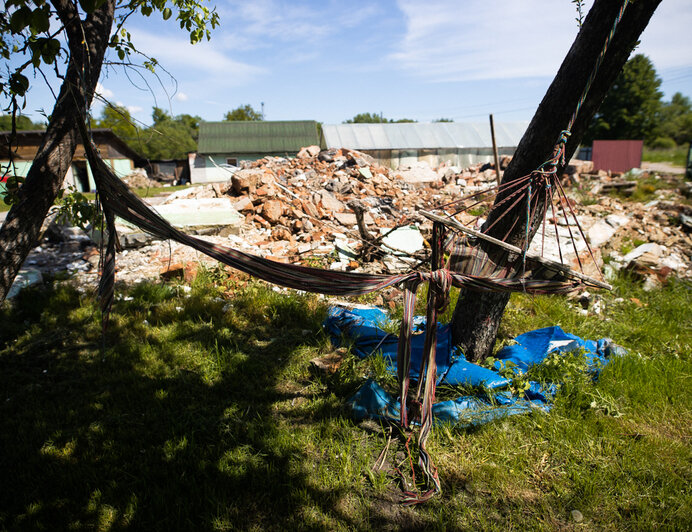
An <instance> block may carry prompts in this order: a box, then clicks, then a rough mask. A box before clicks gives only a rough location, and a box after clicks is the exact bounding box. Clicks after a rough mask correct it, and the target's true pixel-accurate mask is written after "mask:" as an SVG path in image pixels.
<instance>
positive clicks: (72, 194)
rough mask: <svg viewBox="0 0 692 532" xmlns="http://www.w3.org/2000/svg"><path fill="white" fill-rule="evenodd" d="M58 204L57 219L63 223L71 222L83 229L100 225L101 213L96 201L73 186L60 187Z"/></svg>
mask: <svg viewBox="0 0 692 532" xmlns="http://www.w3.org/2000/svg"><path fill="white" fill-rule="evenodd" d="M66 191H67V193H65V192H66ZM56 206H57V212H58V217H57V219H58V221H59V222H61V223H70V224H72V225H75V226H77V227H79V228H80V229H82V230H86V229H87V228H88V227H89V226H91V227H98V226H99V225H100V222H101V215H100V213H99V209H98V206H97V205H96V202H94V201H91V200H90V199H89V198H88V197H87V196H85V195H84V194H82V193H81V192H79V191H78V190H77V189H76V188H74V187H73V186H70V187H68V188H67V189H60V192H58V199H57V201H56Z"/></svg>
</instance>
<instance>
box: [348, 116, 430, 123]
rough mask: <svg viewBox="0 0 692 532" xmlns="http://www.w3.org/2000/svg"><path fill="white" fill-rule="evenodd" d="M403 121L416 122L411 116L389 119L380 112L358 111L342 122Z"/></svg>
mask: <svg viewBox="0 0 692 532" xmlns="http://www.w3.org/2000/svg"><path fill="white" fill-rule="evenodd" d="M405 122H416V120H413V119H411V118H400V119H398V120H391V119H389V118H384V117H383V116H382V114H379V115H378V114H377V113H358V114H357V115H356V116H354V117H353V118H349V119H348V120H344V124H399V123H405Z"/></svg>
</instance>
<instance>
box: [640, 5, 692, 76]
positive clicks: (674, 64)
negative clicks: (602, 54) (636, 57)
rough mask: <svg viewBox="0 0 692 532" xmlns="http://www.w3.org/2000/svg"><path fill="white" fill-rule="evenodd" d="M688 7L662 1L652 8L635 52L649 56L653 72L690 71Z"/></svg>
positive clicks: (690, 10)
mask: <svg viewBox="0 0 692 532" xmlns="http://www.w3.org/2000/svg"><path fill="white" fill-rule="evenodd" d="M690 28H692V3H691V2H689V0H666V1H665V2H661V4H660V5H659V6H658V8H656V12H655V13H654V16H653V17H652V19H651V22H650V23H649V25H648V26H647V28H646V29H645V30H644V33H643V34H642V38H641V45H640V46H639V47H638V48H637V50H635V53H637V52H640V53H643V54H646V55H647V56H649V58H650V59H651V61H652V62H653V64H654V66H655V67H656V70H659V71H660V70H666V69H671V68H680V67H692V39H690V37H689V31H690Z"/></svg>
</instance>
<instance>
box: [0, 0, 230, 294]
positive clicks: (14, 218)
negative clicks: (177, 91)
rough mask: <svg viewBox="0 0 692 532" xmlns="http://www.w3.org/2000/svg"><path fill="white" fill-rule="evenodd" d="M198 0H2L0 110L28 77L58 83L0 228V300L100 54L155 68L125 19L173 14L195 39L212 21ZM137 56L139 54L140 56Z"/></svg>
mask: <svg viewBox="0 0 692 532" xmlns="http://www.w3.org/2000/svg"><path fill="white" fill-rule="evenodd" d="M205 3H206V0H77V1H75V0H6V1H5V2H4V3H3V5H4V9H3V10H0V109H1V110H2V111H5V112H9V113H11V115H12V117H16V116H17V114H18V113H19V112H20V110H21V109H23V108H24V107H25V106H26V97H27V91H28V90H29V85H30V81H29V76H30V75H31V74H32V73H33V75H34V76H35V77H36V78H38V79H41V78H46V70H50V71H52V72H54V73H55V75H56V77H57V78H58V79H60V80H61V83H62V85H61V87H60V91H59V94H58V95H57V96H56V100H55V105H54V107H53V110H52V112H51V113H50V118H49V120H48V124H47V126H46V133H45V135H44V136H43V138H42V140H41V143H40V146H39V149H38V151H37V154H36V157H35V159H34V161H33V164H32V165H31V167H30V168H29V171H28V173H27V176H26V179H25V180H23V183H22V184H21V186H20V187H18V188H17V189H16V190H15V191H14V192H13V193H12V194H8V195H6V198H7V197H10V196H11V198H10V199H11V203H12V207H11V208H10V211H9V212H8V213H7V217H6V219H5V222H4V223H3V224H2V227H1V228H0V301H2V300H4V298H5V296H6V295H7V293H8V291H9V289H10V287H11V285H12V282H13V280H14V278H15V276H16V274H17V272H18V271H19V268H20V267H21V265H22V263H23V262H24V260H25V259H26V256H27V255H28V253H29V251H30V249H31V247H32V246H33V245H34V243H35V242H36V239H37V238H38V236H39V234H40V229H41V225H42V223H43V220H44V218H45V216H46V214H47V213H48V210H49V209H50V207H51V206H52V205H53V203H54V201H55V199H56V197H57V196H58V193H59V191H60V189H61V185H62V182H63V181H64V179H65V174H66V172H67V171H68V170H69V168H70V165H71V162H72V157H73V155H74V152H75V149H76V147H77V143H78V138H79V136H80V133H79V131H80V122H81V121H82V120H84V119H85V117H86V116H87V113H88V109H89V107H90V106H91V102H92V100H93V98H94V93H95V90H96V84H97V83H98V80H99V77H100V75H101V67H102V66H103V64H104V60H105V57H106V52H107V50H108V49H109V48H110V49H112V50H114V51H115V53H116V55H117V56H118V59H119V62H118V63H115V64H118V65H119V66H124V67H125V68H135V67H144V68H147V69H149V70H155V68H156V65H157V62H156V59H154V58H152V57H150V56H147V55H145V54H143V53H142V52H141V51H139V50H137V49H136V47H135V45H134V43H133V42H132V38H131V35H130V33H129V32H128V31H127V28H126V22H127V21H128V19H129V17H131V16H133V15H139V16H144V17H149V16H151V15H152V14H159V15H160V16H161V17H162V18H163V19H164V20H167V19H170V18H171V17H174V18H175V20H177V22H178V23H179V25H180V28H181V29H183V30H185V32H186V33H187V34H188V36H189V39H190V42H191V43H196V42H199V41H201V40H202V39H204V38H207V39H208V38H209V37H210V29H213V28H214V27H215V26H216V25H217V24H218V20H219V19H218V14H217V13H216V11H215V9H210V8H208V7H207V6H206V5H205ZM142 58H144V59H142Z"/></svg>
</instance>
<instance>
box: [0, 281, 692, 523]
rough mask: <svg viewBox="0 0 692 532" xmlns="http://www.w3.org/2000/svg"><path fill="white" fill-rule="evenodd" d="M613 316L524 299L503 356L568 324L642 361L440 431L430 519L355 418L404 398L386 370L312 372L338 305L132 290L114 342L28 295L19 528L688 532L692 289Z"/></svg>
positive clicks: (91, 306)
mask: <svg viewBox="0 0 692 532" xmlns="http://www.w3.org/2000/svg"><path fill="white" fill-rule="evenodd" d="M240 287H242V288H240ZM419 297H421V296H419ZM603 297H604V311H603V313H602V315H600V316H586V317H585V316H582V315H580V314H579V313H578V312H577V311H576V309H573V308H571V307H570V305H569V304H568V303H567V302H566V301H565V300H564V299H562V298H558V297H552V296H549V297H540V298H539V297H536V298H534V297H530V296H527V295H523V294H517V295H514V296H512V299H511V301H510V305H509V306H508V309H507V312H506V314H505V318H504V321H503V324H502V327H501V339H502V338H504V339H509V338H511V337H513V336H516V335H517V334H519V333H522V332H526V331H528V330H532V329H536V328H539V327H544V326H547V325H561V326H562V327H563V329H565V330H566V331H569V332H571V333H574V334H578V335H580V336H582V337H586V338H594V339H595V338H600V337H605V336H609V337H612V338H614V339H615V340H616V341H617V342H618V343H620V344H623V345H624V346H625V347H627V348H628V349H629V351H630V354H629V355H628V356H624V357H621V358H617V359H614V360H612V361H611V362H610V363H609V364H608V365H606V366H605V367H604V368H603V370H602V372H601V374H600V376H599V378H598V380H597V381H596V382H593V379H592V378H591V377H590V376H589V375H585V374H584V373H583V372H582V371H581V370H582V369H583V366H582V362H583V361H582V359H581V358H580V355H579V353H574V354H573V356H570V357H567V358H566V360H562V359H560V360H558V359H557V357H556V358H555V359H554V360H553V358H549V359H548V361H550V364H548V363H547V362H546V364H543V365H542V366H541V367H539V368H536V369H534V370H532V371H533V373H532V372H531V371H530V372H529V373H528V374H527V376H530V377H531V378H532V379H538V380H541V379H543V380H545V381H546V382H547V381H549V380H552V379H557V380H559V381H560V382H562V383H563V385H562V387H561V389H560V391H559V393H558V394H557V396H556V398H555V403H554V406H553V409H552V410H551V412H549V413H541V412H535V413H532V414H528V415H522V416H513V417H511V418H507V419H502V420H497V421H494V422H492V423H489V424H487V425H484V426H480V427H475V428H468V429H464V428H460V427H455V426H451V425H445V426H444V427H439V428H436V429H435V430H434V431H433V433H432V437H431V438H430V440H429V442H428V449H429V451H430V452H431V454H432V456H434V457H435V462H436V465H437V466H438V468H439V471H440V477H441V479H442V482H443V493H442V495H441V496H440V497H439V498H436V499H433V500H432V501H431V502H430V503H429V504H427V505H424V506H421V507H419V508H415V509H411V508H403V507H401V506H400V505H399V504H398V496H399V488H398V483H397V480H396V479H397V476H396V475H395V474H394V469H393V468H394V467H395V466H397V464H400V463H401V462H402V460H403V459H404V458H405V456H403V455H402V454H401V453H400V452H399V451H397V450H396V449H391V452H389V453H385V455H386V456H385V460H384V463H383V465H382V467H381V468H379V469H377V470H373V464H375V463H376V461H377V458H378V456H380V455H381V454H382V450H383V447H384V446H385V444H386V441H387V437H386V429H385V428H383V427H380V426H379V425H377V424H376V423H373V422H364V423H361V424H357V423H355V422H353V421H351V419H350V417H349V415H348V411H347V410H346V409H345V407H344V404H345V402H346V401H347V399H348V398H349V397H350V395H351V394H352V393H353V392H354V391H355V390H356V389H357V388H358V387H359V386H360V384H361V383H362V382H363V380H364V379H366V378H368V377H373V378H376V379H377V380H378V381H380V382H382V381H384V382H385V383H389V384H387V386H392V385H395V384H394V380H393V379H394V377H393V376H392V375H390V374H389V373H388V372H387V370H386V360H385V359H383V358H382V357H381V356H376V357H372V358H370V359H368V360H361V359H359V358H357V357H356V356H355V355H353V354H351V353H347V354H346V356H345V358H344V360H343V362H342V365H341V368H340V369H339V371H337V372H336V373H335V374H334V375H332V376H325V375H320V374H316V373H314V372H311V371H310V369H309V363H308V362H309V360H310V359H312V358H314V357H317V356H320V355H322V354H325V353H329V352H331V351H332V350H333V347H332V346H331V345H330V342H329V341H328V339H327V338H326V337H325V335H324V334H323V333H322V331H321V327H320V324H321V322H322V320H323V318H324V316H325V312H326V303H325V302H324V300H321V299H319V298H317V297H313V296H306V295H299V294H296V293H288V294H287V293H279V292H276V291H274V290H272V289H271V288H268V287H267V286H266V285H264V284H262V283H247V284H246V283H245V281H244V280H243V281H238V279H237V278H233V277H231V276H229V275H227V272H225V270H223V269H218V270H216V269H212V270H209V271H206V272H203V273H202V274H201V275H200V276H199V278H198V281H197V282H196V283H195V284H194V285H193V287H192V289H190V290H187V289H184V288H183V287H182V286H180V285H177V284H144V285H139V286H136V287H133V288H131V289H129V290H128V291H126V292H123V293H122V297H121V298H119V299H117V300H116V301H115V303H114V308H113V312H112V317H111V324H110V327H109V330H108V332H107V334H106V336H105V338H102V336H101V329H100V313H99V310H98V306H97V304H96V301H95V299H94V297H93V296H92V295H87V294H82V293H80V292H78V291H77V290H75V289H74V288H71V287H69V286H67V285H64V284H61V283H54V284H53V285H52V286H48V287H46V288H41V289H34V288H30V289H27V290H25V291H22V292H21V293H20V295H19V296H18V297H17V299H16V300H15V301H14V302H12V303H11V304H10V303H6V304H4V305H3V306H2V307H0V322H1V323H2V327H0V390H2V392H1V395H0V448H2V449H3V453H2V454H1V455H0V468H2V471H3V473H4V478H5V479H9V480H8V481H7V482H3V483H2V484H0V528H3V529H5V528H6V529H40V528H49V529H70V528H73V529H84V528H89V529H96V530H109V529H118V528H134V529H155V530H160V529H181V528H182V529H211V530H228V529H256V530H257V529H281V530H286V529H329V530H350V529H365V530H367V529H378V530H379V529H402V528H409V529H420V528H434V529H450V530H451V529H455V530H458V529H462V530H469V529H474V530H475V529H507V528H515V529H527V530H528V529H530V530H536V529H555V528H569V527H572V526H573V521H572V517H571V515H572V514H571V511H572V510H579V511H580V512H581V513H582V514H583V516H584V524H583V525H582V526H584V527H586V528H594V529H622V528H629V529H654V528H664V529H666V528H667V529H682V528H686V525H685V523H690V522H691V521H692V515H691V514H690V506H689V504H688V503H689V497H690V489H689V486H690V473H689V467H688V464H689V463H691V462H692V453H691V452H690V448H689V438H690V429H689V427H690V426H691V421H692V419H691V415H690V406H689V405H690V404H691V402H692V401H691V400H692V397H691V392H690V387H689V379H690V355H691V354H692V353H691V349H690V345H691V344H692V342H691V341H690V331H691V323H690V314H689V308H690V307H691V306H692V305H690V303H691V301H690V286H689V285H688V284H685V283H682V282H678V281H672V282H671V283H669V285H668V286H666V287H665V288H664V289H662V290H660V291H657V292H644V291H643V290H642V289H641V288H640V287H638V285H636V284H634V283H633V282H632V281H630V280H628V279H624V278H621V279H618V280H616V281H615V289H614V292H613V293H612V294H603ZM617 298H621V300H618V299H617ZM421 299H423V300H424V298H423V297H421ZM632 299H636V301H637V303H635V302H634V301H632ZM388 379H389V381H388ZM517 384H518V383H517ZM439 392H440V393H439V394H438V396H439V398H440V399H442V398H444V397H446V396H447V395H448V396H449V397H453V396H454V397H457V396H459V395H469V394H478V393H487V394H489V395H492V394H491V392H490V391H487V390H486V391H483V390H478V389H467V388H463V387H455V388H454V389H445V388H444V387H441V388H440V390H439ZM445 394H447V395H445Z"/></svg>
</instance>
